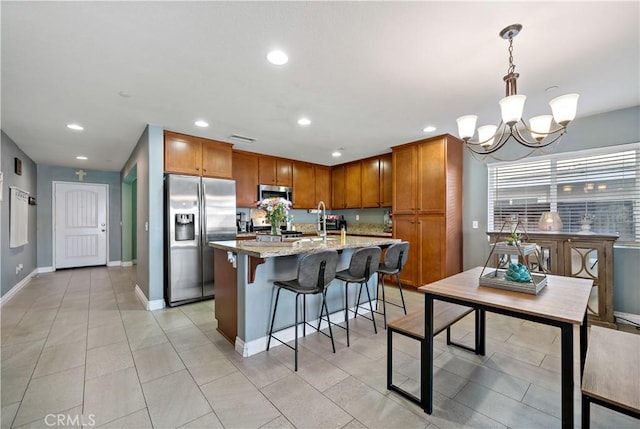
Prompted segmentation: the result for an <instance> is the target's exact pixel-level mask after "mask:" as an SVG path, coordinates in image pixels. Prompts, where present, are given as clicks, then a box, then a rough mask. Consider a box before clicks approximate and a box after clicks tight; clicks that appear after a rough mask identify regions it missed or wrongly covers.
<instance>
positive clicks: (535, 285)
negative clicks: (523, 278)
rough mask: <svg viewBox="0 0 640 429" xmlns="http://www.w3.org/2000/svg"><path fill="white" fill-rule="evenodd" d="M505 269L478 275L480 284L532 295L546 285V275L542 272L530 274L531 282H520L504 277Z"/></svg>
mask: <svg viewBox="0 0 640 429" xmlns="http://www.w3.org/2000/svg"><path fill="white" fill-rule="evenodd" d="M504 273H505V270H495V271H491V272H490V273H487V274H484V275H483V276H481V277H480V281H479V284H480V286H488V287H493V288H498V289H506V290H511V291H514V292H524V293H528V294H532V295H536V294H538V292H540V291H541V290H542V289H544V287H545V286H546V285H547V276H545V275H544V274H536V273H530V274H531V279H532V281H531V282H528V283H520V282H514V281H511V280H507V279H505V278H504Z"/></svg>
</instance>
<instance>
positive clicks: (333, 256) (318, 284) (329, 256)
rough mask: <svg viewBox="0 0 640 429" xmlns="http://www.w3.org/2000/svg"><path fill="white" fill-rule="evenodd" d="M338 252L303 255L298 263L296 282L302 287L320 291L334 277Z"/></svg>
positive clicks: (330, 251) (329, 251)
mask: <svg viewBox="0 0 640 429" xmlns="http://www.w3.org/2000/svg"><path fill="white" fill-rule="evenodd" d="M337 266H338V252H336V251H335V250H327V251H325V252H319V253H310V254H307V255H304V256H303V257H302V258H301V259H300V262H299V263H298V283H299V284H300V286H301V287H302V288H305V289H309V290H318V291H319V292H322V291H323V290H324V287H325V286H327V285H328V284H329V283H331V281H332V280H333V279H334V278H335V277H336V268H337Z"/></svg>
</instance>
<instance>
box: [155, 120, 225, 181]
mask: <svg viewBox="0 0 640 429" xmlns="http://www.w3.org/2000/svg"><path fill="white" fill-rule="evenodd" d="M231 148H232V145H231V144H229V143H223V142H219V141H215V140H209V139H203V138H200V137H195V136H189V135H186V134H180V133H175V132H173V131H165V132H164V171H165V172H167V173H178V174H190V175H195V176H206V177H220V178H225V179H231V177H232V149H231Z"/></svg>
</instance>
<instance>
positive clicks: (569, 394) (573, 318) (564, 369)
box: [418, 267, 593, 428]
mask: <svg viewBox="0 0 640 429" xmlns="http://www.w3.org/2000/svg"><path fill="white" fill-rule="evenodd" d="M482 271H483V268H482V267H476V268H473V269H470V270H468V271H464V272H462V273H459V274H456V275H453V276H451V277H447V278H445V279H442V280H439V281H436V282H434V283H430V284H427V285H424V286H421V287H420V288H418V291H419V292H421V293H424V296H425V314H426V315H427V316H426V317H425V331H424V332H425V340H424V341H423V342H422V344H421V347H422V356H423V359H422V362H421V380H420V381H421V392H420V393H421V398H422V399H421V400H422V404H421V405H422V408H423V409H424V410H425V412H427V413H428V414H431V413H432V411H433V301H434V300H441V301H446V302H451V303H454V304H460V305H464V306H467V307H472V308H475V309H478V310H480V311H481V312H484V311H490V312H493V313H498V314H503V315H506V316H511V317H516V318H519V319H523V320H528V321H532V322H536V323H541V324H545V325H550V326H555V327H558V328H560V332H561V336H560V337H561V351H560V352H561V388H562V427H563V428H571V427H573V426H574V401H573V394H574V381H573V380H574V374H573V329H574V326H580V374H581V375H582V372H583V370H584V360H585V356H586V351H587V303H588V301H589V294H590V293H591V287H592V285H593V281H592V280H591V279H579V278H574V277H562V276H553V275H549V276H547V286H546V287H545V288H543V289H542V290H541V291H540V292H538V294H537V295H533V294H527V293H522V292H512V291H509V290H504V289H497V288H493V287H487V286H480V285H479V279H480V275H481V273H482ZM489 271H493V269H490V270H489ZM486 272H487V270H485V273H486ZM484 330H485V327H484V323H483V324H482V331H483V332H481V333H480V335H481V336H482V337H483V338H482V339H481V341H482V343H483V344H484V342H485V341H484Z"/></svg>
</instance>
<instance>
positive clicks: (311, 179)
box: [293, 162, 316, 209]
mask: <svg viewBox="0 0 640 429" xmlns="http://www.w3.org/2000/svg"><path fill="white" fill-rule="evenodd" d="M315 180H316V178H315V171H314V168H313V165H312V164H307V163H304V162H294V163H293V208H294V209H310V208H313V207H315V204H316V203H315V200H316V196H315Z"/></svg>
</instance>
